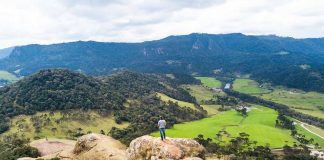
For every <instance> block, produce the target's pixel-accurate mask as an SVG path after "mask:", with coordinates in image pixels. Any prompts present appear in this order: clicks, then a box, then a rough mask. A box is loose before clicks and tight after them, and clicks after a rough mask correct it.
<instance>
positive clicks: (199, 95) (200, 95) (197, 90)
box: [182, 85, 225, 104]
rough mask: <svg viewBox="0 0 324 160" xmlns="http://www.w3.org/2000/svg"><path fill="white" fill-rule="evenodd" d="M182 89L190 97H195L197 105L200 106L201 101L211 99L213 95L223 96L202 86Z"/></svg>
mask: <svg viewBox="0 0 324 160" xmlns="http://www.w3.org/2000/svg"><path fill="white" fill-rule="evenodd" d="M182 88H184V89H186V90H187V91H188V92H189V93H190V95H192V96H193V97H195V98H196V100H197V102H198V103H199V104H201V101H202V100H210V99H212V98H213V96H214V95H225V93H224V92H215V91H213V90H211V89H210V88H207V87H204V86H202V85H183V86H182Z"/></svg>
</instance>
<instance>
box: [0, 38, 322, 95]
mask: <svg viewBox="0 0 324 160" xmlns="http://www.w3.org/2000/svg"><path fill="white" fill-rule="evenodd" d="M305 65H307V66H309V67H308V68H303V67H302V66H305ZM323 66H324V38H308V39H294V38H291V37H279V36H273V35H268V36H250V35H244V34H241V33H233V34H216V35H215V34H199V33H193V34H189V35H181V36H169V37H166V38H163V39H160V40H154V41H145V42H141V43H116V42H95V41H76V42H70V43H61V44H52V45H27V46H20V47H16V48H15V49H14V50H13V52H12V53H11V54H10V56H9V57H7V58H5V59H3V60H0V70H6V71H9V72H11V73H15V74H18V75H22V76H26V75H30V74H32V73H34V72H36V71H38V70H40V69H44V68H68V69H71V70H76V71H81V72H84V73H86V74H90V75H107V74H111V73H113V72H115V71H118V70H124V69H130V70H135V71H140V72H153V73H183V74H194V73H196V74H199V75H205V76H215V75H226V76H235V74H250V75H251V77H252V78H253V79H255V80H257V81H259V82H270V83H273V84H275V85H284V86H288V87H292V88H299V89H303V90H314V91H320V92H324V87H321V86H320V87H318V86H319V84H321V83H323V82H324V67H323ZM215 70H218V71H220V72H217V73H215Z"/></svg>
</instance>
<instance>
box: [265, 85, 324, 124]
mask: <svg viewBox="0 0 324 160" xmlns="http://www.w3.org/2000/svg"><path fill="white" fill-rule="evenodd" d="M259 96H260V97H261V98H263V99H267V100H271V101H274V102H277V103H281V104H285V105H288V106H290V107H292V108H293V109H295V110H297V111H298V112H301V113H305V114H309V115H312V116H316V117H320V118H324V112H323V111H321V110H320V109H318V107H317V106H324V94H323V93H317V92H303V91H299V90H294V91H292V90H289V89H286V88H283V87H276V88H275V90H274V91H273V92H271V93H268V94H263V95H259Z"/></svg>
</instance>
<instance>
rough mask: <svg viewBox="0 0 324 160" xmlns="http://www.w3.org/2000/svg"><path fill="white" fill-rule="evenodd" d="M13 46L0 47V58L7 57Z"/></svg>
mask: <svg viewBox="0 0 324 160" xmlns="http://www.w3.org/2000/svg"><path fill="white" fill-rule="evenodd" d="M14 48H15V47H10V48H4V49H0V59H3V58H6V57H8V56H9V55H10V53H11V52H12V50H13V49H14Z"/></svg>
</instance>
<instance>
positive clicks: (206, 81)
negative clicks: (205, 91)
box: [195, 77, 222, 88]
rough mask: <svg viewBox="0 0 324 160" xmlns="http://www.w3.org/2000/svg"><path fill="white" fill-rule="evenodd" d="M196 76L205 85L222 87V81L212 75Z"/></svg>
mask: <svg viewBox="0 0 324 160" xmlns="http://www.w3.org/2000/svg"><path fill="white" fill-rule="evenodd" d="M195 78H196V79H199V80H200V81H201V83H202V84H203V85H204V86H207V87H210V88H220V87H221V86H222V82H221V81H219V80H217V79H215V78H212V77H195Z"/></svg>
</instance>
